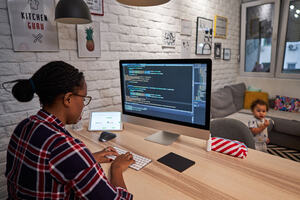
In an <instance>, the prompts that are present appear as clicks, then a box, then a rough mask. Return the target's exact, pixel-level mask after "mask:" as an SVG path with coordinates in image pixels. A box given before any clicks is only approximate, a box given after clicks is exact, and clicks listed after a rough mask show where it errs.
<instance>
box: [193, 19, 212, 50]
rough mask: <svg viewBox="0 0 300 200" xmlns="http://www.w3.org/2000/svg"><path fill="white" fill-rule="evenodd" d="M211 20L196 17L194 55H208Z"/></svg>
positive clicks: (210, 42) (210, 39) (210, 43)
mask: <svg viewBox="0 0 300 200" xmlns="http://www.w3.org/2000/svg"><path fill="white" fill-rule="evenodd" d="M212 34H213V20H210V19H205V18H202V17H197V36H196V55H210V54H211V50H212Z"/></svg>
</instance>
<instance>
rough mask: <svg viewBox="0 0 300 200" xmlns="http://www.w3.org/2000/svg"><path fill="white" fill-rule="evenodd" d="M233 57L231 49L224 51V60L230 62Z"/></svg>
mask: <svg viewBox="0 0 300 200" xmlns="http://www.w3.org/2000/svg"><path fill="white" fill-rule="evenodd" d="M230 57H231V49H229V48H224V49H223V60H230Z"/></svg>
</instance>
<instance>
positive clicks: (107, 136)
mask: <svg viewBox="0 0 300 200" xmlns="http://www.w3.org/2000/svg"><path fill="white" fill-rule="evenodd" d="M116 136H117V135H116V134H114V133H111V132H107V131H103V132H102V133H101V135H100V137H99V141H100V142H106V141H108V140H111V139H114V138H115V137H116Z"/></svg>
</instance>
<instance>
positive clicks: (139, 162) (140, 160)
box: [107, 147, 151, 171]
mask: <svg viewBox="0 0 300 200" xmlns="http://www.w3.org/2000/svg"><path fill="white" fill-rule="evenodd" d="M114 148H115V150H116V151H117V152H118V154H120V155H121V154H125V153H127V152H128V151H126V150H124V149H120V148H119V147H114ZM130 153H131V154H132V156H133V160H135V163H134V164H131V165H129V167H130V168H132V169H135V170H137V171H138V170H140V169H142V168H143V167H144V166H146V165H147V164H149V163H150V162H151V159H149V158H145V157H143V156H140V155H138V154H135V153H132V152H130ZM107 157H108V158H110V159H113V160H115V159H116V156H107Z"/></svg>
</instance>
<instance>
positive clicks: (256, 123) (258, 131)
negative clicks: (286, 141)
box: [248, 99, 270, 152]
mask: <svg viewBox="0 0 300 200" xmlns="http://www.w3.org/2000/svg"><path fill="white" fill-rule="evenodd" d="M268 110H269V107H268V104H267V103H266V102H265V101H263V100H261V99H258V100H256V101H254V102H253V103H252V104H251V111H252V113H253V115H254V116H253V118H252V119H251V120H249V122H248V127H249V129H250V131H251V132H252V134H253V137H254V142H255V149H256V150H259V151H263V152H267V143H269V142H270V139H269V138H268V130H267V128H268V126H269V124H270V122H269V120H267V119H266V118H265V116H266V114H267V111H268Z"/></svg>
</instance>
